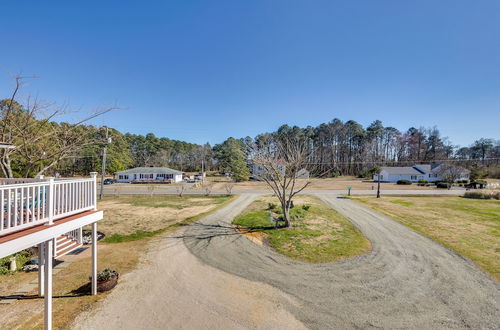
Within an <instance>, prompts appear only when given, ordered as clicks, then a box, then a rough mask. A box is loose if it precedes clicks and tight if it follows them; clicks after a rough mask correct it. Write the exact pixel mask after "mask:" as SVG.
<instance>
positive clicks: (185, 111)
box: [0, 0, 500, 145]
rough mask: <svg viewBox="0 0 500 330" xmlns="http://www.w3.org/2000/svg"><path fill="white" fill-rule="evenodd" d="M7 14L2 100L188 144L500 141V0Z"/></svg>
mask: <svg viewBox="0 0 500 330" xmlns="http://www.w3.org/2000/svg"><path fill="white" fill-rule="evenodd" d="M76 2H77V1H35V0H33V1H23V0H17V1H2V2H1V3H0V12H1V13H2V15H1V16H2V18H1V19H0V36H1V39H0V40H1V46H0V91H1V94H0V95H1V97H5V96H7V95H8V93H9V91H10V88H11V87H12V81H11V80H10V78H9V76H8V73H9V72H10V73H20V72H22V73H24V74H36V75H37V76H39V78H37V79H35V80H32V81H31V83H30V86H28V88H27V89H26V90H25V92H26V93H28V92H29V93H34V94H38V95H39V97H41V98H43V99H46V100H50V101H57V102H60V103H63V102H64V103H68V104H69V105H70V106H71V107H73V108H78V109H82V110H83V111H88V110H89V109H91V108H93V107H96V106H99V105H103V104H114V103H115V102H116V103H118V104H119V105H120V106H122V107H124V108H125V109H124V110H120V111H117V112H114V113H111V114H107V115H105V116H103V117H101V118H99V119H97V120H95V122H94V123H95V124H97V125H103V124H107V125H109V126H112V127H115V128H117V129H119V130H121V131H123V132H132V133H139V134H144V133H147V132H153V133H155V134H156V135H158V136H166V137H169V138H175V139H181V140H186V141H190V142H196V143H204V142H207V141H209V142H211V143H217V142H221V141H222V140H224V139H225V138H226V137H228V136H234V137H244V136H247V135H249V136H255V135H256V134H258V133H262V132H266V131H272V130H274V129H276V128H278V127H279V126H280V125H281V124H284V123H287V124H290V125H299V126H307V125H312V126H315V125H317V124H319V123H322V122H328V121H330V120H332V119H333V118H336V117H338V118H340V119H342V120H344V121H345V120H349V119H353V120H356V121H358V122H360V123H361V124H363V125H364V126H366V125H368V124H369V123H370V122H372V121H373V120H375V119H380V120H382V121H383V123H384V125H386V126H394V127H396V128H398V129H401V130H406V129H407V128H409V127H410V126H415V127H419V126H433V125H437V126H438V127H439V128H440V130H441V132H442V134H443V135H444V136H448V137H449V138H450V139H451V141H452V142H453V143H454V144H460V145H468V144H470V143H471V142H472V141H473V140H475V139H477V138H479V137H491V138H496V139H500V1H499V0H491V1H488V0H476V1H470V0H439V1H437V0H429V1H426V0H419V1H401V0H392V1H390V0H385V1H383V0H376V1H374V0H365V1H363V0H356V1H351V0H345V1H333V0H326V1H313V0H303V1H296V0H261V1H260V0H248V1H243V0H242V1H237V0H228V1H216V0H214V1H206V0H199V1H194V0H193V1H189V0H182V1H181V0H178V1H124V0H120V1H90V0H86V1H78V4H75V3H76Z"/></svg>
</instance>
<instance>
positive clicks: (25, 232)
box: [0, 211, 100, 244]
mask: <svg viewBox="0 0 500 330" xmlns="http://www.w3.org/2000/svg"><path fill="white" fill-rule="evenodd" d="M96 212H100V211H84V212H81V213H77V214H73V215H70V216H68V217H64V218H61V219H58V220H55V221H54V223H53V224H52V225H44V224H41V225H38V226H35V227H30V228H27V229H23V230H19V231H16V232H13V233H9V234H6V235H4V236H0V244H2V243H5V242H9V241H12V240H15V239H18V238H21V237H24V236H27V235H30V234H34V233H36V232H40V231H42V230H46V229H50V228H54V227H57V226H59V225H62V224H63V223H66V222H69V221H72V220H76V219H79V218H81V217H84V216H87V215H91V214H93V213H96Z"/></svg>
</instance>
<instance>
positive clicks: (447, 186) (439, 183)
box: [436, 182, 451, 189]
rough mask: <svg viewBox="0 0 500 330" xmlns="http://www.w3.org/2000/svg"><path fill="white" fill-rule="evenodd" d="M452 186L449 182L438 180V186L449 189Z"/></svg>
mask: <svg viewBox="0 0 500 330" xmlns="http://www.w3.org/2000/svg"><path fill="white" fill-rule="evenodd" d="M450 187H451V185H450V184H449V183H446V182H438V183H436V188H440V189H448V188H450Z"/></svg>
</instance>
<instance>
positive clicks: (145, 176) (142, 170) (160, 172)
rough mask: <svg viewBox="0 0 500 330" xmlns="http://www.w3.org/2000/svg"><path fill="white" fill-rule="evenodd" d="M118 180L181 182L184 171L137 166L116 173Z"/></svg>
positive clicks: (123, 181) (125, 181) (124, 181)
mask: <svg viewBox="0 0 500 330" xmlns="http://www.w3.org/2000/svg"><path fill="white" fill-rule="evenodd" d="M115 179H116V182H122V183H129V182H132V181H135V182H141V181H170V182H174V183H175V182H181V181H182V172H181V171H177V170H173V169H171V168H168V167H135V168H131V169H128V170H125V171H120V172H116V173H115Z"/></svg>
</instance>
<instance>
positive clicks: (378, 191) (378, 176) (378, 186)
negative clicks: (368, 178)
mask: <svg viewBox="0 0 500 330" xmlns="http://www.w3.org/2000/svg"><path fill="white" fill-rule="evenodd" d="M377 178H378V184H377V198H380V171H379V172H378V175H377Z"/></svg>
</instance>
